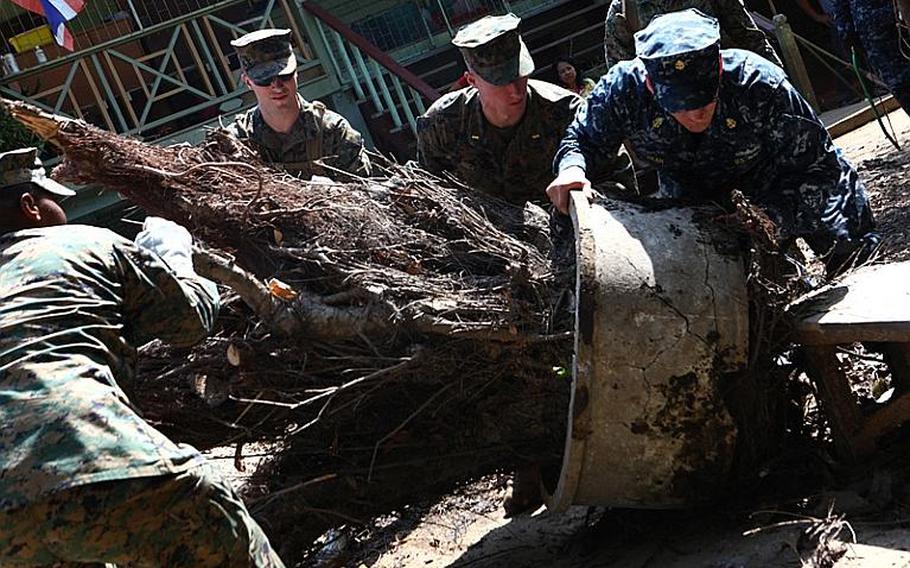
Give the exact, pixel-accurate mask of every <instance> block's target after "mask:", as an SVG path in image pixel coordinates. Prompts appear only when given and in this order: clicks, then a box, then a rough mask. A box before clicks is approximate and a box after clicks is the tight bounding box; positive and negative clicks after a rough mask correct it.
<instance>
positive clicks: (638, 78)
mask: <svg viewBox="0 0 910 568" xmlns="http://www.w3.org/2000/svg"><path fill="white" fill-rule="evenodd" d="M635 46H636V51H637V53H638V57H637V58H636V59H634V60H632V61H623V62H621V63H619V64H617V65H616V66H614V67H613V68H612V69H610V71H609V72H608V73H607V74H606V75H605V76H604V77H602V78H601V80H600V82H599V83H598V85H597V87H596V88H595V89H594V92H593V93H591V95H589V97H588V105H587V107H586V108H583V110H582V111H580V112H579V113H578V116H577V117H576V118H575V121H574V122H573V123H572V125H571V126H570V127H569V130H568V133H567V135H566V137H565V139H564V140H563V141H562V144H561V145H560V148H559V151H558V152H557V155H556V160H555V161H554V168H555V170H556V171H557V172H558V177H557V178H556V180H554V181H553V183H551V184H550V186H549V187H548V188H547V194H548V195H549V196H550V199H551V200H552V201H553V202H554V204H555V205H556V206H557V208H559V209H560V210H562V211H566V209H567V205H568V197H569V196H568V192H569V191H570V190H572V189H583V188H584V187H586V186H587V185H589V182H588V181H587V179H586V176H585V172H586V170H587V164H588V162H589V160H591V159H594V160H596V159H598V156H599V155H600V154H602V153H607V154H609V153H611V152H612V151H615V149H616V148H617V147H619V144H620V143H621V142H622V141H623V140H625V139H628V140H630V141H631V143H632V147H633V148H634V150H635V151H636V153H637V154H639V155H640V156H642V157H643V158H644V159H646V160H648V161H649V162H651V163H654V164H657V166H658V176H659V181H660V186H661V191H662V192H663V193H664V195H667V196H671V197H683V198H689V199H695V200H700V201H714V202H723V201H724V200H725V199H726V197H727V196H728V195H729V192H730V190H732V189H739V190H741V191H742V192H743V194H744V195H745V196H746V197H748V198H749V199H751V200H753V201H754V202H755V203H756V204H758V205H760V206H762V207H763V208H764V209H765V211H766V212H767V213H768V215H769V216H770V217H771V219H772V220H773V221H774V222H775V223H776V224H777V226H778V227H779V228H780V230H781V233H782V236H784V237H785V238H787V237H804V238H805V239H806V240H807V242H808V243H809V244H810V245H811V246H812V248H813V249H814V250H815V251H816V252H817V253H820V254H824V253H831V254H832V259H831V262H832V263H837V264H839V263H840V262H841V261H842V260H844V259H845V255H848V254H851V253H853V252H854V251H856V250H857V249H858V250H860V251H868V250H870V249H871V247H874V246H875V244H876V243H877V242H878V235H877V234H875V233H874V232H873V225H874V223H873V219H872V213H871V211H870V209H869V205H868V202H867V199H866V193H865V189H864V187H863V184H862V182H861V181H860V180H859V178H858V176H857V173H856V170H854V169H853V166H851V165H850V163H849V162H847V160H846V158H844V156H843V154H842V153H841V150H840V149H839V148H837V147H835V146H834V144H833V142H832V141H831V138H830V137H829V136H828V132H827V131H826V130H825V127H824V126H823V125H822V124H821V122H820V121H819V119H818V117H817V116H816V115H815V113H814V111H813V110H812V108H811V107H810V106H809V104H808V103H807V102H806V101H805V99H803V98H802V96H800V95H799V93H798V92H797V91H796V89H794V88H793V86H792V85H791V84H790V83H789V82H788V81H787V78H786V76H785V75H784V72H783V71H782V70H781V69H780V68H779V67H776V66H774V65H771V64H770V63H769V62H768V61H767V60H766V59H764V58H762V57H758V56H756V55H754V54H753V53H752V52H749V51H744V50H740V49H724V50H721V49H720V32H719V26H718V22H717V20H715V19H714V18H712V17H710V16H707V15H705V14H703V13H701V12H699V11H698V10H685V11H682V12H674V13H672V14H666V15H663V16H658V17H657V18H655V19H654V20H652V21H651V24H649V25H648V27H647V28H645V29H644V30H642V31H641V32H638V33H637V34H636V35H635ZM719 63H720V64H721V66H720V70H718V68H719ZM829 266H831V264H829Z"/></svg>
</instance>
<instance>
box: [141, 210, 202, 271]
mask: <svg viewBox="0 0 910 568" xmlns="http://www.w3.org/2000/svg"><path fill="white" fill-rule="evenodd" d="M135 242H136V246H140V247H142V248H145V249H148V250H150V251H152V252H154V253H157V254H158V256H160V257H161V258H162V260H164V262H166V263H167V265H168V266H169V267H170V269H171V270H173V271H174V274H176V275H177V276H195V275H196V272H195V271H194V270H193V237H192V236H190V232H189V231H187V230H186V229H184V228H183V227H181V226H180V225H178V224H177V223H174V222H173V221H168V220H167V219H162V218H161V217H146V218H145V222H144V223H143V224H142V231H141V232H140V233H139V234H138V235H136V241H135Z"/></svg>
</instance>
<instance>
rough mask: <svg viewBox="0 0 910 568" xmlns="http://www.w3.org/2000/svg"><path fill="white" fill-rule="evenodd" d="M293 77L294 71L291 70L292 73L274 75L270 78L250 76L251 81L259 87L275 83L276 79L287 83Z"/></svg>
mask: <svg viewBox="0 0 910 568" xmlns="http://www.w3.org/2000/svg"><path fill="white" fill-rule="evenodd" d="M293 78H294V72H291V73H287V74H285V75H275V76H274V77H270V78H268V79H253V78H252V77H250V81H252V82H253V84H254V85H256V86H257V87H268V86H270V85H271V84H272V83H274V82H275V81H276V80H277V81H279V82H281V83H286V82H288V81H290V80H291V79H293Z"/></svg>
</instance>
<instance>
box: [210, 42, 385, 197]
mask: <svg viewBox="0 0 910 568" xmlns="http://www.w3.org/2000/svg"><path fill="white" fill-rule="evenodd" d="M290 35H291V31H290V30H287V29H263V30H257V31H255V32H250V33H248V34H246V35H244V36H242V37H240V38H237V39H236V40H234V41H232V42H231V45H232V46H234V48H235V49H236V50H237V55H238V57H239V58H240V66H241V69H242V70H243V72H244V74H245V75H246V76H247V77H249V78H250V80H252V81H253V82H256V83H258V84H265V85H268V84H269V83H270V82H271V81H272V80H273V79H274V78H275V77H277V76H279V75H281V76H285V75H289V74H292V73H296V71H297V56H295V55H294V52H293V50H292V48H291V44H290ZM297 99H298V101H299V103H300V117H299V118H298V119H297V122H295V123H294V125H293V126H292V127H291V130H290V132H286V133H283V132H276V131H275V130H273V129H272V128H271V127H270V126H269V125H268V124H267V123H266V122H265V120H264V119H263V117H262V112H261V110H260V109H259V107H258V106H257V107H255V108H252V109H250V110H248V111H247V112H245V113H242V114H240V115H238V116H237V117H236V118H235V119H234V123H233V124H231V125H230V126H229V127H228V131H229V132H230V133H231V134H233V135H234V136H236V137H237V138H239V139H240V140H241V141H242V142H244V143H246V144H247V145H248V146H249V147H250V148H252V149H253V150H255V151H256V152H257V153H258V154H259V156H260V157H261V158H262V159H263V160H264V161H266V162H268V163H273V164H280V165H281V166H282V167H283V168H284V169H285V170H287V171H288V172H289V173H291V174H294V175H296V176H299V177H303V178H306V179H309V178H310V177H312V176H313V175H321V176H327V177H334V176H335V172H334V169H339V170H343V171H346V172H349V173H352V174H355V175H362V176H365V175H369V174H370V160H369V158H368V157H367V155H366V151H365V150H364V147H363V137H362V136H361V135H360V133H359V132H357V131H356V130H355V129H354V128H353V127H352V126H351V125H350V123H348V121H347V120H345V118H344V117H342V116H341V115H340V114H338V113H336V112H333V111H331V110H329V109H327V108H326V106H325V105H324V104H322V103H321V102H318V101H316V102H308V101H306V100H304V99H303V97H301V96H300V95H299V94H297ZM322 164H325V166H326V167H323V165H322Z"/></svg>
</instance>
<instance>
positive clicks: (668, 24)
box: [635, 8, 720, 112]
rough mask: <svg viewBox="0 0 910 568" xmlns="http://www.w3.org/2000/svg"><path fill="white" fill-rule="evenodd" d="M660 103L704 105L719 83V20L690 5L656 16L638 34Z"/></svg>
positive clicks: (674, 106)
mask: <svg viewBox="0 0 910 568" xmlns="http://www.w3.org/2000/svg"><path fill="white" fill-rule="evenodd" d="M635 53H636V55H637V56H638V57H639V59H641V60H642V62H643V63H644V64H645V69H646V70H647V71H648V77H649V78H650V79H651V84H652V85H653V86H654V96H655V97H656V98H657V102H658V104H660V106H662V107H663V108H664V109H666V110H668V111H670V112H676V111H681V110H693V109H697V108H701V107H703V106H705V105H707V104H708V103H710V102H711V101H713V100H714V99H715V98H716V97H717V88H718V86H719V85H720V62H719V60H720V24H718V23H717V20H715V19H714V18H712V17H711V16H708V15H706V14H704V13H703V12H700V11H698V10H696V9H695V8H689V9H688V10H681V11H679V12H670V13H669V14H663V15H660V16H657V17H655V18H654V19H653V20H651V23H650V24H648V27H646V28H645V29H643V30H641V31H640V32H638V33H636V34H635Z"/></svg>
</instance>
